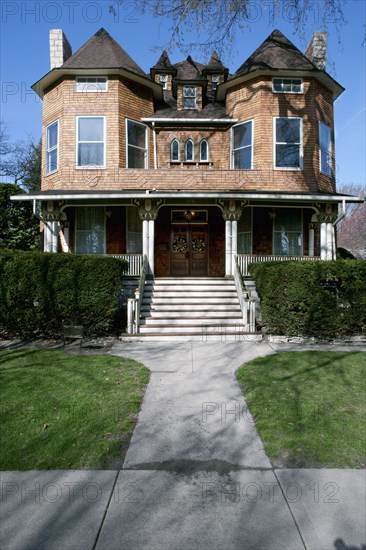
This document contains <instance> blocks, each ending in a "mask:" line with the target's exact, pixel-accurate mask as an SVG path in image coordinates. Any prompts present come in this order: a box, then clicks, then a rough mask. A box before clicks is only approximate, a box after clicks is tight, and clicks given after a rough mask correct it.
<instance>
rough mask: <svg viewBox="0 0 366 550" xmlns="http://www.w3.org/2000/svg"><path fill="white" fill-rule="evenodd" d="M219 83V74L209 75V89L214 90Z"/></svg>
mask: <svg viewBox="0 0 366 550" xmlns="http://www.w3.org/2000/svg"><path fill="white" fill-rule="evenodd" d="M219 84H220V75H219V74H213V75H212V77H211V89H212V91H213V92H214V91H215V90H216V88H217V86H218V85H219Z"/></svg>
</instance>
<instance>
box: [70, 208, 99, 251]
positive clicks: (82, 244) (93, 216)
mask: <svg viewBox="0 0 366 550" xmlns="http://www.w3.org/2000/svg"><path fill="white" fill-rule="evenodd" d="M75 244H76V253H77V254H105V208H104V206H87V207H78V208H77V209H76V243H75Z"/></svg>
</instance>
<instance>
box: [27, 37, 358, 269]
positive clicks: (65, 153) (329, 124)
mask: <svg viewBox="0 0 366 550" xmlns="http://www.w3.org/2000/svg"><path fill="white" fill-rule="evenodd" d="M325 41H326V36H325V33H315V34H314V36H313V38H312V40H311V42H310V44H309V46H308V48H307V50H306V52H305V54H304V53H302V52H301V51H300V50H299V49H297V48H296V46H294V44H292V43H291V42H290V41H289V40H288V39H287V38H286V37H285V36H284V35H283V34H282V33H281V32H280V31H278V30H275V31H274V32H273V33H272V34H271V35H270V36H269V37H268V38H267V39H266V40H265V41H264V42H263V43H262V44H261V45H260V46H259V47H258V48H257V49H256V50H255V52H254V53H253V54H252V55H251V56H250V57H249V58H248V59H247V60H246V61H245V62H244V63H243V64H242V65H241V66H240V67H239V69H238V70H237V71H236V72H234V73H233V74H230V72H229V68H227V67H225V66H224V65H223V64H222V62H221V60H220V59H219V57H218V55H217V54H216V53H215V52H214V53H213V54H212V57H211V59H210V60H209V62H208V64H207V65H204V64H201V63H198V62H196V61H194V60H193V59H192V58H191V57H188V58H187V59H186V60H184V61H182V62H180V63H175V64H172V63H171V61H170V59H169V56H168V54H167V53H166V52H163V53H162V55H161V56H160V58H159V59H158V60H157V63H156V64H155V65H154V66H153V67H151V69H150V72H149V73H145V72H144V71H143V70H142V69H141V68H140V67H139V66H138V65H137V64H136V63H135V62H134V61H133V59H131V57H130V56H129V55H128V54H127V53H126V51H124V50H123V49H122V48H121V46H120V45H119V44H117V42H115V41H114V40H113V38H112V37H111V36H110V35H109V34H108V33H107V32H106V31H105V30H104V29H101V30H99V31H98V32H97V33H96V34H95V35H94V36H93V37H92V38H91V39H90V40H89V41H88V42H86V44H84V45H83V46H82V47H81V48H80V49H79V50H78V51H76V52H75V53H74V54H72V50H71V46H70V44H69V42H68V41H67V38H66V37H65V35H64V33H63V32H62V30H59V29H55V30H51V31H50V57H51V71H50V72H49V73H48V74H46V75H45V76H44V77H42V78H41V79H40V80H39V81H38V82H37V83H36V84H35V85H34V86H33V89H34V90H35V92H36V93H37V94H38V95H39V96H40V97H41V98H42V99H43V134H42V143H43V162H42V166H43V167H42V188H41V192H39V193H37V194H34V195H27V198H28V199H29V200H31V199H32V200H34V204H35V211H36V212H38V214H39V216H40V218H41V220H42V226H43V232H44V250H45V251H50V252H64V253H73V254H108V255H115V256H118V257H124V258H127V259H128V260H129V262H130V275H138V274H139V273H140V269H141V262H142V258H143V256H144V255H145V256H146V257H147V259H148V265H149V272H150V274H151V275H154V276H155V277H207V276H209V277H224V276H226V277H230V276H232V275H233V272H234V262H235V261H236V258H238V259H239V260H240V266H241V269H242V274H243V275H246V274H247V265H248V263H250V262H252V261H260V260H263V259H276V258H277V259H284V258H298V259H304V258H305V259H316V258H321V259H334V258H335V250H336V230H335V227H336V224H337V221H338V220H339V219H340V217H341V216H342V213H341V210H342V209H340V208H339V206H340V205H341V206H342V207H343V209H344V206H345V203H346V202H348V201H349V202H352V201H353V200H354V198H352V197H347V196H341V195H338V194H337V193H336V187H335V167H336V161H335V147H334V102H335V100H336V99H337V98H338V97H339V95H340V94H341V93H342V92H343V91H344V89H343V87H342V86H341V85H340V84H338V83H337V82H336V81H335V80H334V79H333V78H332V77H331V76H330V75H329V74H328V73H327V72H326V70H325V63H326V60H325V50H326V44H325ZM22 198H23V199H24V198H25V197H24V196H23V197H22Z"/></svg>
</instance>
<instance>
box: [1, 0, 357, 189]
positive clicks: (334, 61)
mask: <svg viewBox="0 0 366 550" xmlns="http://www.w3.org/2000/svg"><path fill="white" fill-rule="evenodd" d="M251 1H252V4H253V12H252V13H253V22H252V24H251V27H250V28H244V29H243V30H241V31H240V32H238V33H237V37H236V42H235V45H234V48H233V50H232V51H230V52H229V53H226V54H225V53H224V54H223V61H224V62H225V64H226V65H227V66H228V67H229V69H230V71H231V72H234V71H235V70H236V69H237V68H238V67H239V66H240V65H241V64H242V63H243V61H245V59H247V57H249V55H250V54H251V53H252V52H253V51H254V50H255V49H256V48H257V47H258V46H259V45H260V44H261V42H263V40H265V39H266V37H267V36H268V35H269V34H270V33H271V32H272V30H273V29H274V28H278V29H279V30H281V31H282V32H283V33H284V34H285V35H286V36H287V37H288V38H289V39H290V40H291V41H292V42H294V44H295V45H296V46H297V47H299V48H300V49H301V50H302V51H304V50H305V48H306V45H307V42H308V41H309V40H310V38H311V35H312V32H313V31H314V30H324V29H323V25H322V23H321V21H320V20H319V19H320V17H319V15H318V10H321V9H322V6H323V0H319V1H318V0H314V2H313V10H312V11H311V13H310V14H309V18H308V24H307V27H306V29H304V35H305V37H306V38H305V41H303V40H301V39H300V38H299V37H298V36H296V35H295V34H293V26H292V25H291V23H290V22H289V19H290V16H289V12H288V11H287V12H286V11H284V12H282V13H279V14H278V17H277V19H276V20H275V22H274V23H273V22H272V21H271V18H270V13H271V10H270V5H271V4H270V2H271V0H269V1H264V0H251ZM110 3H111V0H101V1H89V0H86V1H84V0H75V1H71V0H68V1H66V0H65V1H62V0H58V1H55V0H53V1H51V0H50V1H48V0H43V1H13V0H2V2H1V4H0V9H1V21H0V25H1V38H0V46H1V58H0V60H1V65H0V66H1V103H0V108H1V113H0V118H1V120H3V121H4V122H5V123H6V125H7V127H8V132H9V134H10V137H11V138H12V139H20V138H26V137H27V136H32V137H33V138H35V139H38V138H39V137H40V135H41V113H42V103H41V101H40V100H39V98H37V97H36V95H35V94H34V93H33V92H32V90H31V88H30V86H31V85H32V84H33V83H34V82H36V81H37V80H38V79H39V78H40V77H42V76H43V75H44V74H46V73H47V72H48V71H49V48H48V32H49V29H51V28H62V29H63V30H64V32H65V33H66V36H67V37H68V39H69V41H70V43H71V46H72V49H73V52H75V51H76V50H77V49H78V48H79V47H80V46H82V45H83V44H84V43H85V42H86V41H87V40H88V39H89V38H90V37H91V36H92V35H93V34H94V33H95V32H96V31H97V30H98V29H99V28H100V27H104V28H105V29H106V30H107V31H108V32H109V33H110V34H111V35H112V37H113V38H114V39H115V40H116V41H117V42H118V43H119V44H120V45H121V46H122V47H123V48H124V49H125V50H126V51H127V52H128V53H129V54H130V55H131V57H132V58H133V59H134V60H135V61H136V62H137V63H138V64H139V65H140V66H141V68H142V69H143V70H144V71H145V72H148V71H149V69H150V67H151V66H152V65H154V64H155V63H156V61H157V59H158V57H159V55H160V52H161V48H160V49H158V50H156V49H154V48H156V47H157V46H158V47H163V46H164V45H165V44H166V43H167V42H168V40H169V21H162V20H158V19H153V18H152V17H151V16H149V15H142V14H141V13H140V11H139V2H138V1H125V2H124V4H123V5H122V6H119V7H118V6H117V12H116V14H115V15H113V14H112V13H110V12H109V9H108V6H109V4H110ZM345 15H346V18H347V24H346V25H345V26H344V27H343V28H342V30H341V35H340V42H339V40H338V37H337V33H336V31H335V26H334V23H333V22H332V20H331V17H329V18H328V20H327V29H326V30H327V31H328V66H327V70H328V72H329V73H330V74H331V75H332V76H333V77H334V78H335V79H336V80H337V81H338V82H339V83H340V84H342V85H343V86H344V87H345V88H346V91H345V92H344V93H343V94H342V95H341V97H340V98H339V99H338V100H337V102H336V106H335V128H336V154H337V181H338V184H344V183H356V184H364V183H365V150H366V143H365V133H366V132H365V129H366V124H365V120H366V113H365V98H366V90H365V67H366V57H365V54H366V45H364V46H362V42H363V33H364V25H365V19H366V1H365V0H350V1H348V2H347V3H346V6H345ZM194 39H195V37H194V36H193V37H191V38H190V40H194ZM192 57H194V58H195V59H197V61H201V62H207V61H208V59H205V58H203V59H202V58H199V56H197V55H196V54H195V55H192ZM170 58H171V61H172V62H173V63H174V62H177V61H180V60H182V59H183V58H185V55H183V54H182V53H181V52H179V51H177V50H173V51H172V52H170Z"/></svg>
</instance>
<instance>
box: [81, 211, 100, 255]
mask: <svg viewBox="0 0 366 550" xmlns="http://www.w3.org/2000/svg"><path fill="white" fill-rule="evenodd" d="M78 208H103V209H104V227H103V232H104V235H103V237H104V239H103V249H104V251H103V254H106V253H107V217H106V211H105V210H106V209H105V206H91V205H89V206H77V207H76V209H75V254H83V252H78V233H80V232H81V231H85V232H86V230H84V229H78ZM96 255H97V254H96Z"/></svg>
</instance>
